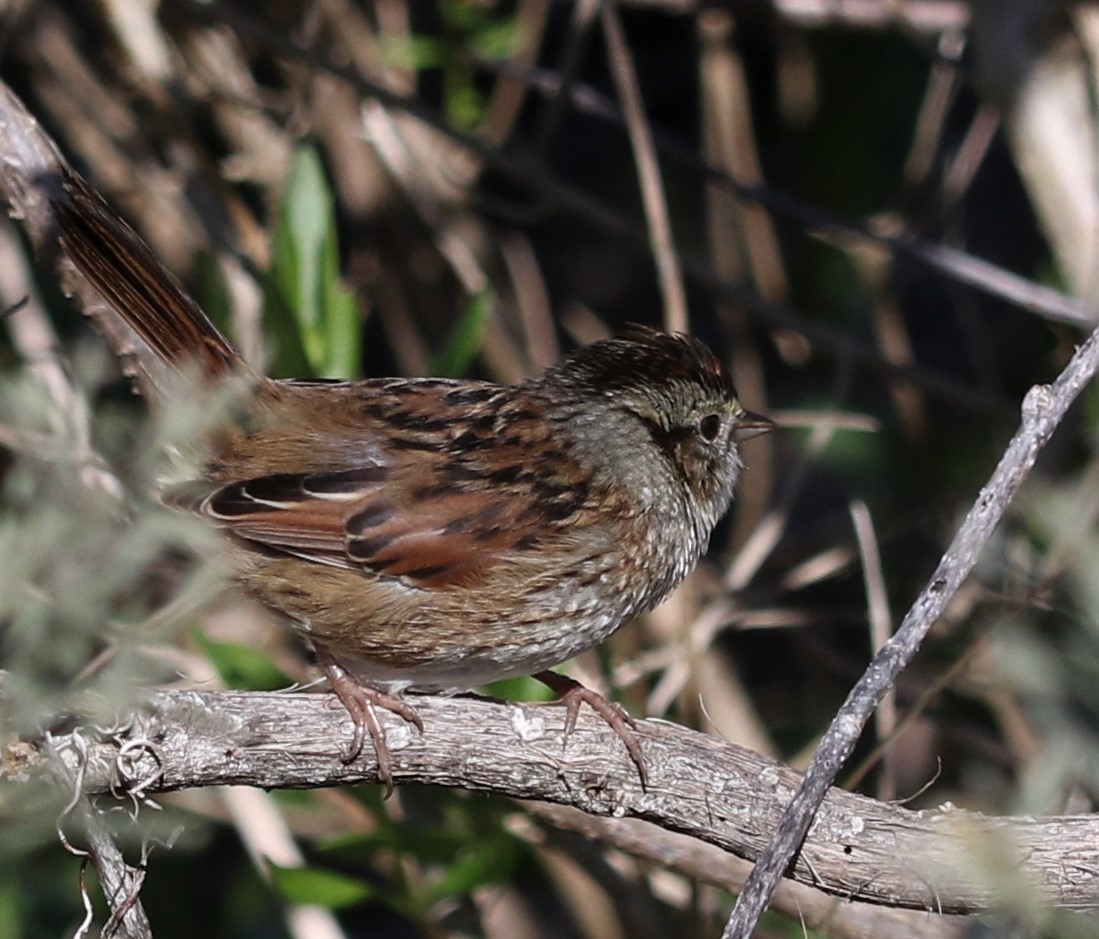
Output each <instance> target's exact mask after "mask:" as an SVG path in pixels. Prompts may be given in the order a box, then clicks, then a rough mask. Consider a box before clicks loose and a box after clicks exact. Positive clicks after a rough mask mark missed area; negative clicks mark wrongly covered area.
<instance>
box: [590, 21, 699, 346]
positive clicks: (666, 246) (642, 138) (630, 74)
mask: <svg viewBox="0 0 1099 939" xmlns="http://www.w3.org/2000/svg"><path fill="white" fill-rule="evenodd" d="M602 22H603V36H604V38H605V39H606V41H607V59H608V60H609V62H610V66H611V73H612V74H613V75H614V83H615V86H616V87H617V89H618V97H619V98H620V99H621V101H622V113H623V116H624V117H625V121H626V130H627V132H628V133H629V136H630V145H631V146H632V147H633V159H634V163H635V164H636V166H637V177H638V182H639V183H640V185H641V202H642V204H643V205H644V206H645V218H646V220H647V221H648V229H649V244H650V246H651V248H652V253H653V259H654V261H655V262H656V273H657V280H658V281H659V283H660V293H661V296H662V297H663V298H664V326H665V328H666V329H668V330H669V331H671V332H686V331H687V328H688V321H687V292H686V290H685V289H684V287H683V271H682V269H681V267H680V263H679V258H678V256H677V255H676V251H675V241H674V239H673V238H672V222H671V218H670V217H669V214H668V201H667V199H666V198H665V197H664V184H663V182H662V181H661V179H660V164H659V163H658V162H657V159H656V148H655V146H654V145H653V136H652V131H651V130H650V128H649V122H648V120H646V118H645V105H644V103H643V102H642V100H641V88H640V86H639V85H638V82H637V72H636V71H635V70H634V67H633V56H632V55H631V54H630V47H629V45H628V44H627V43H626V36H625V33H624V32H623V31H622V20H621V18H620V17H619V15H618V8H617V7H616V6H615V5H614V0H604V3H603V9H602Z"/></svg>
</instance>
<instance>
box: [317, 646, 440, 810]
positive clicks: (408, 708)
mask: <svg viewBox="0 0 1099 939" xmlns="http://www.w3.org/2000/svg"><path fill="white" fill-rule="evenodd" d="M315 648H316V651H317V658H318V660H319V661H320V663H321V665H323V666H324V673H325V676H326V677H327V678H328V684H329V685H331V686H332V692H333V694H335V696H336V697H337V698H338V699H339V702H340V704H342V705H343V706H344V707H345V708H346V709H347V713H348V714H350V715H351V720H352V722H353V723H354V725H355V735H354V736H353V737H352V738H351V746H350V748H349V749H348V750H347V752H345V753H344V754H343V755H341V757H340V759H341V760H342V761H343V762H344V763H350V762H352V761H353V760H355V759H357V758H358V756H359V754H360V753H362V749H363V744H364V743H365V741H366V735H367V734H370V739H371V741H373V743H374V752H375V754H376V755H377V757H378V780H379V782H382V783H385V798H387V799H388V798H389V797H390V796H391V795H393V764H392V761H391V760H390V758H389V747H388V746H387V745H386V742H385V728H384V727H383V726H382V723H381V721H380V720H378V712H377V710H376V709H377V708H385V709H386V710H387V711H392V712H393V713H394V714H397V715H398V716H400V717H403V718H404V719H405V720H406V721H408V722H409V723H410V724H413V725H414V726H415V727H416V729H417V730H419V731H420V733H423V732H424V722H423V721H422V720H420V715H419V714H417V713H416V710H415V709H414V708H413V707H412V705H410V704H408V703H407V702H405V701H402V700H401V699H400V698H398V697H396V696H395V695H391V694H386V693H385V692H384V691H379V690H378V689H377V688H371V687H370V686H369V685H364V684H363V683H362V682H360V681H359V680H358V678H356V677H355V676H354V675H353V674H352V673H351V672H350V671H348V669H347V668H346V667H345V666H344V665H342V664H341V663H340V662H339V660H338V659H337V658H336V657H335V656H334V655H332V653H331V652H329V651H328V650H327V649H325V648H324V647H323V646H316V647H315Z"/></svg>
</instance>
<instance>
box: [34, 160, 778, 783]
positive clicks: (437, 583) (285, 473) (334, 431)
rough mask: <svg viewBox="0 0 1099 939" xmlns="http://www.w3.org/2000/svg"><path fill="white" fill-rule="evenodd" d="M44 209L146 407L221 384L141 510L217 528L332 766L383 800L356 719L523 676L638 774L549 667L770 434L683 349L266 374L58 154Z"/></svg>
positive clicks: (624, 726) (702, 355)
mask: <svg viewBox="0 0 1099 939" xmlns="http://www.w3.org/2000/svg"><path fill="white" fill-rule="evenodd" d="M50 201H51V208H52V210H53V213H54V215H55V218H56V220H57V228H58V232H57V236H58V239H59V244H60V247H61V250H62V251H63V252H64V254H65V255H67V256H68V258H69V259H70V260H71V262H72V263H73V265H74V266H75V267H76V269H77V270H78V271H79V273H80V274H81V275H82V276H83V277H84V279H85V280H86V281H87V282H88V283H89V284H91V285H92V287H94V289H95V290H96V291H97V292H98V293H99V294H100V295H101V296H102V298H103V299H104V300H105V301H107V303H108V304H109V305H110V307H111V308H112V310H113V311H114V313H116V314H117V316H118V317H119V318H120V320H121V321H122V323H124V324H125V328H124V329H121V330H118V329H112V330H110V331H109V332H108V339H109V340H111V341H112V342H113V345H114V351H115V352H116V353H117V354H119V355H120V356H122V357H123V359H124V361H125V362H128V364H129V371H130V372H131V374H132V375H133V374H136V373H137V372H143V373H144V374H143V375H142V378H143V381H142V382H141V383H140V385H141V387H142V388H143V389H144V390H145V391H146V392H148V393H149V394H150V395H151V396H152V397H153V398H154V401H156V402H157V403H158V404H160V405H167V404H170V400H158V399H170V397H171V395H172V394H176V393H178V384H175V383H173V382H172V381H171V380H170V377H171V376H173V375H175V374H176V373H183V372H188V371H194V370H196V369H197V371H198V373H199V374H200V376H201V380H202V381H204V382H206V383H209V384H216V383H218V382H227V381H236V382H239V383H240V384H241V385H242V387H243V389H244V390H243V391H242V392H241V395H240V398H239V400H238V401H237V402H236V405H235V406H234V408H233V409H232V414H231V415H230V416H229V417H227V418H226V419H225V421H224V422H222V423H221V424H219V425H218V426H216V427H215V428H213V429H212V430H211V431H210V432H209V437H208V439H207V440H205V441H204V443H205V446H206V454H207V455H206V458H205V462H204V463H203V465H202V467H201V470H200V471H199V472H198V474H197V476H196V477H195V478H193V479H190V480H187V481H186V482H184V483H181V484H176V485H173V486H171V487H169V488H167V489H166V491H165V492H164V493H163V498H164V500H165V501H166V502H167V503H168V504H170V505H173V506H175V507H177V508H179V509H180V510H183V511H189V512H192V513H194V514H197V515H199V516H201V517H202V518H204V519H206V520H207V521H208V522H209V523H210V524H212V525H214V526H216V527H217V528H218V529H220V531H221V533H222V535H223V537H222V539H221V544H222V548H223V550H224V552H225V557H226V560H227V562H228V564H229V566H230V568H231V570H232V572H233V575H234V578H235V580H236V582H237V583H238V584H239V586H240V587H241V589H242V590H243V591H244V592H245V593H246V594H248V595H250V596H252V597H254V598H255V599H257V600H258V601H259V602H260V603H261V604H263V605H265V606H266V607H268V608H270V609H271V610H273V611H275V612H276V613H278V614H280V615H281V616H282V617H283V618H285V619H286V620H287V621H288V622H289V623H290V624H291V625H292V626H293V627H294V628H295V629H296V630H297V631H298V632H299V633H301V634H302V635H303V636H304V637H305V638H306V640H307V641H308V642H309V643H310V644H311V645H312V647H313V649H314V650H315V652H316V655H317V658H318V661H319V663H320V664H321V665H322V666H323V668H324V670H325V673H326V676H327V678H328V680H329V682H330V685H331V688H332V690H333V692H334V693H335V695H336V696H337V698H338V699H339V701H340V702H341V703H342V704H343V706H344V707H345V708H346V710H347V712H348V713H349V715H350V717H351V720H352V722H353V725H354V734H353V737H352V740H351V744H350V746H349V747H348V749H347V751H346V753H345V759H347V760H349V761H350V760H353V759H355V758H357V757H358V756H359V754H360V753H361V751H362V748H363V746H364V744H365V741H366V738H367V736H369V738H370V740H371V742H372V744H373V747H374V750H375V753H376V756H377V762H378V779H379V780H380V781H381V782H384V783H385V785H386V787H387V794H388V793H389V792H392V787H393V779H394V777H393V763H392V757H391V754H390V753H389V749H388V747H387V744H386V734H385V728H384V725H383V723H382V722H381V720H380V719H379V715H378V709H379V708H381V709H384V710H389V711H391V712H394V713H395V714H397V715H399V716H400V717H402V718H403V719H404V720H406V721H407V722H409V723H410V724H411V725H414V726H415V727H417V728H418V730H420V731H421V732H422V731H423V722H422V720H421V718H420V717H419V714H418V713H417V710H416V708H415V706H414V705H413V704H412V703H411V702H410V700H409V698H408V695H407V693H408V692H445V693H452V692H454V691H458V690H465V689H472V688H475V687H478V686H481V685H484V684H486V683H490V682H493V681H497V680H499V679H504V678H509V677H513V676H522V675H533V676H534V677H536V678H538V679H539V680H541V681H543V682H544V683H546V684H547V685H549V687H550V688H551V689H552V690H553V691H554V692H555V693H556V694H557V695H558V696H559V697H560V698H561V699H562V700H563V701H564V703H565V704H566V706H567V711H566V722H565V740H566V741H567V739H568V734H569V733H570V732H571V731H572V729H573V728H574V726H575V722H576V719H577V713H578V710H579V708H580V706H581V704H582V703H584V702H586V703H588V704H589V705H590V706H591V707H593V708H594V709H595V711H596V712H597V713H598V714H599V715H600V716H601V717H603V719H604V720H605V721H606V722H607V723H608V724H609V725H610V727H611V728H612V729H613V730H614V731H615V732H616V733H617V734H618V735H619V736H620V737H621V738H622V740H623V742H624V744H625V746H626V748H627V750H628V752H629V754H630V756H631V758H632V759H633V761H634V763H635V764H636V766H637V769H638V772H639V774H640V777H641V781H642V785H644V784H645V783H646V781H647V765H646V762H645V760H644V758H643V754H642V751H641V747H640V743H639V741H638V738H637V735H636V733H635V723H634V721H633V719H632V718H631V717H630V716H629V714H628V713H627V712H625V710H624V709H622V708H621V707H620V706H619V705H617V704H612V703H610V702H608V701H607V700H606V699H605V698H603V697H602V696H601V695H599V694H598V693H596V692H595V691H592V690H591V689H588V688H586V687H584V686H583V685H581V684H580V683H578V682H576V681H574V680H572V679H570V678H568V677H566V676H564V675H561V674H559V673H556V672H554V671H552V669H553V668H554V667H555V666H557V665H559V664H561V663H562V662H564V661H566V660H568V659H570V658H572V657H574V656H575V655H577V654H578V653H580V652H583V651H584V650H586V649H589V648H591V647H593V646H595V645H597V644H598V643H600V642H602V641H603V640H605V639H606V638H607V637H608V636H610V635H611V633H613V632H614V631H615V630H617V629H618V628H619V627H620V626H622V625H623V624H624V623H626V622H628V621H630V620H631V619H633V618H635V617H636V616H638V615H639V614H641V613H643V612H645V611H648V610H650V609H652V608H653V607H654V606H656V605H657V604H658V603H659V602H660V601H661V600H663V599H664V598H665V597H666V596H667V595H668V594H669V593H670V592H671V591H672V590H673V589H674V588H675V587H676V586H677V585H678V584H679V583H680V582H681V581H682V580H683V579H684V578H685V577H686V576H687V574H688V573H689V572H690V571H691V570H692V569H693V568H694V567H695V566H696V564H697V563H698V561H699V559H700V558H701V557H702V555H703V553H704V552H705V550H706V548H707V544H708V541H709V537H710V535H711V533H712V531H713V529H714V527H715V525H716V524H717V523H718V521H719V520H720V519H721V518H722V516H723V515H724V514H725V513H726V511H727V510H728V508H729V505H730V502H731V501H732V498H733V492H734V487H735V485H736V482H737V479H738V477H739V475H740V473H741V470H742V461H741V457H740V452H739V447H740V445H741V444H742V443H743V442H744V441H745V440H747V439H749V438H751V437H753V436H756V435H758V434H761V433H764V432H767V431H769V430H771V429H772V428H773V427H774V424H773V422H772V421H770V420H769V419H768V418H766V417H763V416H762V415H760V414H757V413H754V412H752V411H749V410H747V409H746V408H745V407H744V406H743V405H742V403H741V402H740V399H739V398H738V396H737V392H736V389H735V387H734V384H733V381H732V379H731V377H730V375H729V373H728V371H727V370H726V368H725V367H724V365H723V364H722V362H721V361H720V360H719V359H718V358H717V357H716V356H715V355H714V354H713V353H712V352H711V351H710V350H709V349H708V348H707V347H706V346H705V345H704V344H703V343H702V342H701V341H699V340H698V339H696V338H693V337H691V336H689V335H686V334H679V333H667V332H663V331H660V330H657V329H654V328H651V327H645V326H640V325H632V326H629V327H627V328H625V329H624V330H623V331H622V332H621V333H619V334H618V335H615V336H613V337H612V338H608V339H604V340H600V341H597V342H594V343H591V344H589V345H586V346H581V347H579V348H577V349H576V350H574V351H573V352H571V353H569V354H568V355H566V356H565V357H564V358H562V359H561V360H560V361H559V362H558V363H557V364H555V365H553V366H551V367H550V368H548V369H546V370H545V371H544V372H542V373H541V374H539V375H535V376H532V377H530V378H528V379H526V380H524V381H520V382H518V383H517V384H512V385H499V384H494V383H491V382H486V381H477V380H471V379H444V378H366V379H359V380H349V381H331V380H310V379H281V378H271V377H267V376H265V375H262V374H260V373H258V372H257V371H255V370H254V369H252V368H251V367H250V366H249V365H248V364H247V363H246V362H245V361H244V359H243V358H242V356H241V354H240V353H239V352H238V351H237V350H236V349H235V348H234V347H233V345H232V344H231V343H230V342H229V341H228V340H227V339H226V338H225V337H224V336H223V335H222V334H221V333H220V332H219V331H218V329H217V328H216V327H215V326H214V325H213V323H212V322H211V321H210V319H209V318H208V317H207V316H206V315H205V314H204V313H203V311H202V310H201V309H200V307H199V306H198V304H197V303H195V301H194V300H193V299H192V298H191V297H190V296H188V295H187V293H186V292H185V290H184V289H183V287H182V286H181V285H180V284H179V282H178V281H177V280H176V279H175V278H174V276H172V275H171V274H170V273H169V272H168V271H167V270H165V268H164V267H163V266H162V265H161V264H160V262H159V261H158V260H157V259H156V258H155V256H154V255H153V253H152V251H151V249H150V248H149V247H148V246H147V245H146V244H145V242H144V241H143V240H142V239H141V237H140V236H139V235H138V234H137V233H136V232H135V231H134V230H133V229H132V228H130V226H129V225H128V224H127V223H125V222H124V221H123V220H122V219H121V218H120V217H119V216H118V215H117V213H116V212H115V211H114V210H113V209H111V207H110V206H109V205H108V204H107V203H106V202H105V201H104V200H103V199H102V197H101V196H100V195H99V194H98V193H97V192H96V191H95V190H94V189H93V188H92V187H91V186H89V185H88V184H87V183H86V182H85V181H84V179H83V178H82V177H81V176H80V175H79V174H78V173H76V171H75V170H73V169H72V168H71V167H69V166H68V165H67V164H62V166H61V170H60V180H59V185H58V186H55V187H54V188H53V192H52V195H51V200H50ZM112 337H113V339H112ZM120 337H121V338H120Z"/></svg>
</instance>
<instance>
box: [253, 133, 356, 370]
mask: <svg viewBox="0 0 1099 939" xmlns="http://www.w3.org/2000/svg"><path fill="white" fill-rule="evenodd" d="M333 205H334V203H333V199H332V192H331V190H330V189H329V187H328V181H327V179H326V178H325V175H324V167H323V165H322V163H321V159H320V156H319V155H318V154H317V151H316V150H315V149H313V148H312V147H308V146H302V147H299V148H298V150H297V152H296V153H295V154H294V158H293V160H292V161H291V166H290V176H289V178H288V180H287V184H286V193H285V195H284V197H283V204H282V208H281V210H280V212H279V216H278V224H277V225H276V228H275V231H274V234H273V235H272V239H271V270H270V271H269V275H268V278H267V284H266V286H267V301H268V313H269V314H270V316H271V318H272V319H273V320H275V321H276V322H278V324H279V327H280V328H279V332H278V336H279V343H280V344H279V349H278V355H277V358H276V365H277V370H278V371H279V372H283V371H284V369H287V370H288V371H289V373H291V374H297V375H303V374H309V375H319V376H322V377H326V378H329V377H337V378H349V377H353V376H354V375H355V374H357V373H358V369H359V360H360V345H361V341H360V335H361V333H360V329H359V314H358V304H357V303H356V301H355V296H354V294H353V293H352V292H351V291H349V290H348V289H347V288H346V287H345V286H344V284H343V282H342V281H341V279H340V260H339V244H338V241H337V238H336V215H335V210H334V208H333Z"/></svg>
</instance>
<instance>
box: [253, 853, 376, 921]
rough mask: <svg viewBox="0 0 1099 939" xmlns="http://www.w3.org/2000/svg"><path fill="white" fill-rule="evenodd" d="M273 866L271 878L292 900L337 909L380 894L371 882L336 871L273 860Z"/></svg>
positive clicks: (292, 901) (286, 897)
mask: <svg viewBox="0 0 1099 939" xmlns="http://www.w3.org/2000/svg"><path fill="white" fill-rule="evenodd" d="M270 869H271V881H272V882H273V883H274V885H275V887H276V889H277V890H278V891H279V893H280V894H282V896H283V897H284V898H285V899H287V900H289V901H290V902H291V903H311V904H316V905H318V906H324V907H328V908H329V909H332V910H338V909H342V908H343V907H346V906H352V905H353V904H355V903H361V902H362V901H363V900H368V899H370V898H371V897H373V896H375V895H376V894H377V889H376V888H375V887H374V886H373V885H372V884H370V883H367V882H366V881H363V880H359V879H358V878H356V877H349V876H348V875H347V874H340V873H337V872H336V871H326V870H321V869H320V868H316V867H278V866H276V865H274V864H272V865H271V868H270Z"/></svg>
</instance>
